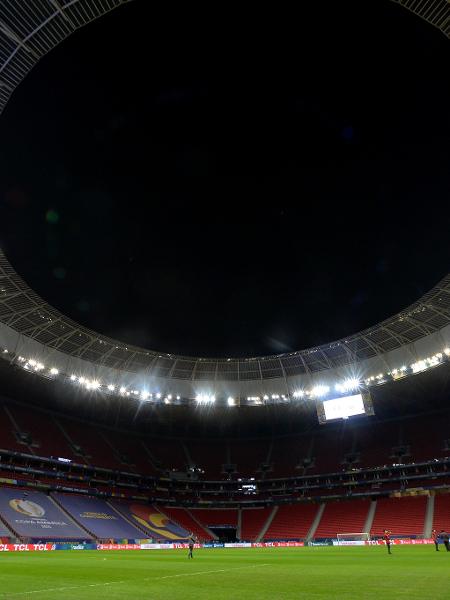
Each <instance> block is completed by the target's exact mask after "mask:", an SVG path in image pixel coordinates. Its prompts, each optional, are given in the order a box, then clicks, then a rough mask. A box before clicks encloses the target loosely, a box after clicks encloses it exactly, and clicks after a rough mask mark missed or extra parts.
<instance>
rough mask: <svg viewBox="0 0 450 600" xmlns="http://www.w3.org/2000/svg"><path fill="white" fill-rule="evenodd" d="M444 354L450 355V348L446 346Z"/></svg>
mask: <svg viewBox="0 0 450 600" xmlns="http://www.w3.org/2000/svg"><path fill="white" fill-rule="evenodd" d="M444 354H446V355H447V356H450V348H444Z"/></svg>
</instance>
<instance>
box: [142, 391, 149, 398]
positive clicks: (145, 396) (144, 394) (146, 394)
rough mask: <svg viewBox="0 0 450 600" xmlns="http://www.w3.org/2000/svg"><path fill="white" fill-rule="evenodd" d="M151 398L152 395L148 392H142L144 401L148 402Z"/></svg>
mask: <svg viewBox="0 0 450 600" xmlns="http://www.w3.org/2000/svg"><path fill="white" fill-rule="evenodd" d="M149 396H150V394H149V393H148V392H141V397H142V400H147V398H148V397H149Z"/></svg>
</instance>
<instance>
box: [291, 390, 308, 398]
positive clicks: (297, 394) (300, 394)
mask: <svg viewBox="0 0 450 600" xmlns="http://www.w3.org/2000/svg"><path fill="white" fill-rule="evenodd" d="M304 395H305V392H304V391H303V390H296V391H295V392H294V394H293V396H294V398H303V396H304Z"/></svg>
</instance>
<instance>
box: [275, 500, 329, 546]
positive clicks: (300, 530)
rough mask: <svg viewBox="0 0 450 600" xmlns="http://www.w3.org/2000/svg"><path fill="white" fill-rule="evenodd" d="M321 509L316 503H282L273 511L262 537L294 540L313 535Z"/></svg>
mask: <svg viewBox="0 0 450 600" xmlns="http://www.w3.org/2000/svg"><path fill="white" fill-rule="evenodd" d="M321 510H323V509H322V507H321V506H320V505H317V504H306V503H301V504H283V505H282V506H280V507H279V508H278V511H277V512H276V513H275V515H274V517H273V520H272V522H271V524H270V526H269V527H268V529H267V531H266V533H265V534H264V539H265V540H283V539H286V540H288V539H292V540H296V539H305V538H306V537H307V536H308V535H314V525H315V522H316V520H317V518H318V517H319V518H320V511H321Z"/></svg>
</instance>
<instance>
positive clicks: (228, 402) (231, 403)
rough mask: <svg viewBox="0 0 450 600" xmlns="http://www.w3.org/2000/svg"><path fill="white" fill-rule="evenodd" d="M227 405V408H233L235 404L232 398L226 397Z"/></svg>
mask: <svg viewBox="0 0 450 600" xmlns="http://www.w3.org/2000/svg"><path fill="white" fill-rule="evenodd" d="M227 404H228V406H234V405H235V404H236V402H235V401H234V398H233V397H232V396H228V400H227Z"/></svg>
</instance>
